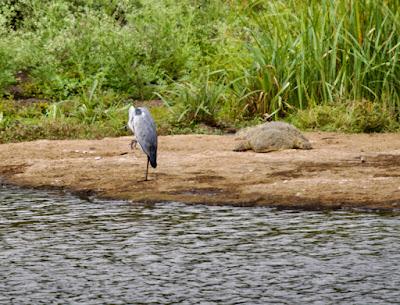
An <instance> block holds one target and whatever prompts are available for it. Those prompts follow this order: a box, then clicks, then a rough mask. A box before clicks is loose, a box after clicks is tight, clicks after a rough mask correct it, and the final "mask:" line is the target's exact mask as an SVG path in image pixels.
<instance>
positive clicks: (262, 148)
mask: <svg viewBox="0 0 400 305" xmlns="http://www.w3.org/2000/svg"><path fill="white" fill-rule="evenodd" d="M236 140H237V141H238V142H237V144H236V146H235V148H234V149H233V150H234V151H246V150H254V151H255V152H259V153H265V152H270V151H275V150H283V149H292V148H296V149H311V148H312V147H311V144H310V142H309V141H308V140H307V138H306V137H305V136H303V135H302V134H301V132H300V131H299V130H298V129H297V128H296V127H294V126H293V125H291V124H288V123H285V122H267V123H264V124H260V125H257V126H255V127H249V128H245V129H242V130H240V131H239V132H238V133H237V139H236Z"/></svg>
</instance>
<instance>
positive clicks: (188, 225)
mask: <svg viewBox="0 0 400 305" xmlns="http://www.w3.org/2000/svg"><path fill="white" fill-rule="evenodd" d="M399 286H400V216H399V215H398V214H397V215H396V214H391V215H379V214H375V213H351V212H343V211H342V212H330V213H322V212H306V211H304V212H303V211H302V212H295V211H278V210H273V209H268V208H234V207H227V206H224V207H208V206H201V205H200V206H189V205H183V204H175V203H171V204H156V205H152V206H143V205H142V206H139V205H133V204H130V203H127V202H119V201H101V200H95V201H94V202H88V201H84V200H80V199H78V198H76V197H73V196H69V195H62V194H57V193H49V192H38V191H32V190H21V189H16V188H5V187H1V186H0V303H1V304H128V303H129V304H391V303H393V304H399V300H400V292H399V291H400V289H399Z"/></svg>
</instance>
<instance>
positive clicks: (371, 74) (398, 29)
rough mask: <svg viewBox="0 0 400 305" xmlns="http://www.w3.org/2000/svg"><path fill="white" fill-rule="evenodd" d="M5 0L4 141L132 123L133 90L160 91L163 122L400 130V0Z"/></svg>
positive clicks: (150, 95)
mask: <svg viewBox="0 0 400 305" xmlns="http://www.w3.org/2000/svg"><path fill="white" fill-rule="evenodd" d="M3 4H4V5H2V6H1V7H0V98H1V97H2V98H3V99H2V100H1V101H0V103H1V104H0V105H1V106H0V141H1V142H6V141H21V140H29V139H36V138H42V137H48V138H74V137H90V138H91V137H101V136H118V135H122V134H128V133H127V132H126V131H125V122H126V116H127V114H126V109H127V107H128V101H130V100H151V99H155V98H157V99H158V98H161V99H162V100H163V101H164V102H165V108H162V109H157V108H154V109H153V110H152V111H153V112H154V115H155V116H156V121H157V123H158V125H159V127H160V131H161V132H162V133H179V132H190V131H195V132H203V131H205V132H207V130H208V129H207V128H203V127H204V126H205V125H208V126H211V127H216V128H225V127H240V126H246V125H248V124H252V123H255V122H260V121H262V120H263V119H265V118H269V119H271V118H272V119H275V120H287V121H290V122H292V123H294V124H296V125H297V126H299V127H300V128H304V129H318V130H338V131H344V132H384V131H398V130H400V115H399V112H400V4H399V2H398V1H385V0H359V1H358V0H349V1H347V0H336V1H334V0H322V1H317V0H310V1H298V0H287V1H281V0H271V1H239V0H236V1H235V0H232V1H217V0H210V1H200V0H197V1H196V0H184V1H179V2H176V1H172V0H163V1H155V0H126V1H105V0H98V1H81V0H74V1H67V0H55V1H39V0H26V1H22V0H4V1H3ZM21 75H22V76H23V77H22V79H21V77H19V76H21ZM19 78H20V79H19ZM15 86H17V89H18V90H16V89H15ZM27 98H34V99H36V100H40V101H41V102H39V103H38V105H30V104H29V105H28V106H21V105H22V104H24V103H22V102H21V101H18V100H22V101H23V100H25V99H27ZM13 100H17V101H16V102H15V103H13V102H12V101H13ZM10 105H11V106H10ZM10 109H12V110H10Z"/></svg>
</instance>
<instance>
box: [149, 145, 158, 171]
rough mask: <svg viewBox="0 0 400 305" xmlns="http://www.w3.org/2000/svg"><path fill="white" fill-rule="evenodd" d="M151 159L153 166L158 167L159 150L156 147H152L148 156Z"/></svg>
mask: <svg viewBox="0 0 400 305" xmlns="http://www.w3.org/2000/svg"><path fill="white" fill-rule="evenodd" d="M148 158H149V160H150V165H151V167H153V168H156V167H157V150H155V149H150V155H149V156H148Z"/></svg>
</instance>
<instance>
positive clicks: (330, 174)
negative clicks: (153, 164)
mask: <svg viewBox="0 0 400 305" xmlns="http://www.w3.org/2000/svg"><path fill="white" fill-rule="evenodd" d="M306 136H307V137H308V138H309V139H310V140H311V142H312V145H313V147H314V149H312V150H285V151H279V152H272V153H266V154H256V153H254V152H233V151H232V148H233V146H234V142H235V141H234V136H228V135H227V136H209V135H181V136H163V137H159V156H158V164H159V166H158V167H157V169H156V170H154V169H150V174H149V178H150V181H147V182H144V181H142V180H143V177H144V171H145V165H146V159H145V156H144V154H143V153H142V152H141V151H140V150H139V149H136V150H135V152H131V151H130V149H129V143H130V140H131V137H121V138H106V139H103V140H69V141H49V140H40V141H34V142H25V143H15V144H2V145H0V160H1V163H0V176H2V177H3V179H4V180H5V181H6V182H8V183H12V184H16V185H21V186H29V187H35V188H42V187H44V188H49V187H50V188H60V189H67V190H71V191H73V192H78V193H80V194H95V195H97V196H100V197H107V198H116V199H128V200H132V201H135V202H160V201H180V202H186V203H207V204H232V205H249V206H252V205H265V206H268V205H273V206H280V207H292V208H310V209H322V208H335V209H336V208H367V209H379V210H393V209H400V134H371V135H368V134H351V135H350V134H339V133H306Z"/></svg>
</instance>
